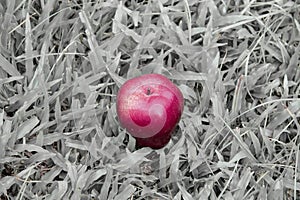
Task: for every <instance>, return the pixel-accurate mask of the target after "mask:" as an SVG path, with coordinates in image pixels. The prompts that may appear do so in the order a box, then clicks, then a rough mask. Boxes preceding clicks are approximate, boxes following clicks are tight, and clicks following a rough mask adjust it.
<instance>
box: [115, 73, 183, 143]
mask: <svg viewBox="0 0 300 200" xmlns="http://www.w3.org/2000/svg"><path fill="white" fill-rule="evenodd" d="M183 103H184V100H183V95H182V93H181V91H180V90H179V89H178V87H177V86H176V85H175V84H173V83H172V82H171V81H170V80H169V79H168V78H167V77H165V76H163V75H160V74H145V75H142V76H138V77H135V78H132V79H130V80H128V81H126V82H125V83H124V84H123V85H122V86H121V87H120V89H119V92H118V94H117V103H116V104H117V115H118V118H119V122H120V124H121V126H122V127H123V128H125V129H126V130H127V131H128V132H129V133H130V134H131V135H132V136H133V137H134V138H135V139H136V143H137V146H139V147H151V148H153V149H159V148H162V147H164V146H165V145H166V144H167V143H168V142H169V141H170V139H171V135H172V132H173V131H174V129H175V127H176V124H177V123H178V122H179V120H180V117H181V114H182V112H183Z"/></svg>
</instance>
